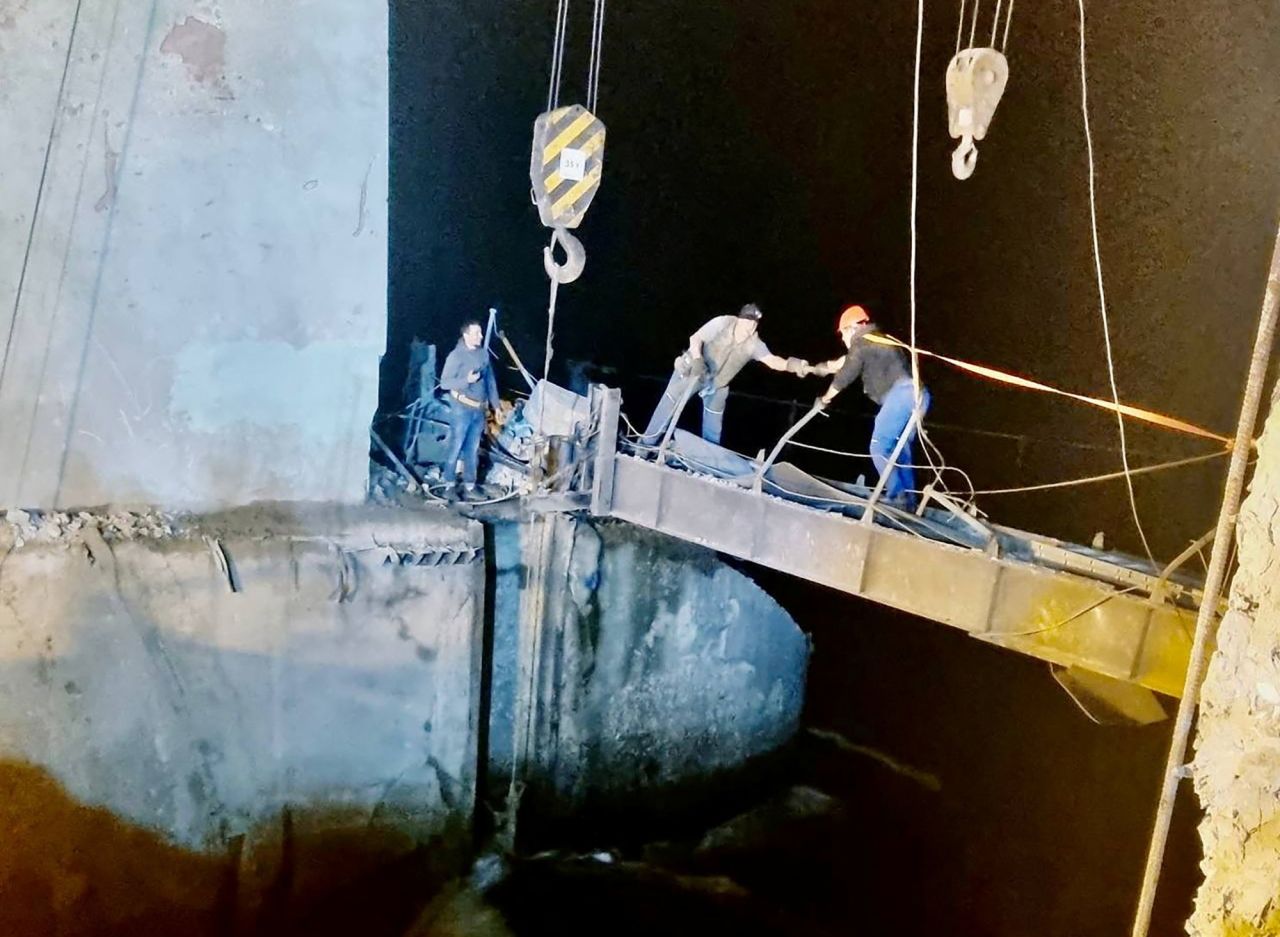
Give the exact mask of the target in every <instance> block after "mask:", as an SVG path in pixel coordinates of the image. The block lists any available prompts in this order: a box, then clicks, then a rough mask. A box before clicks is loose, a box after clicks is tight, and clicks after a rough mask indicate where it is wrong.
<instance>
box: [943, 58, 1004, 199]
mask: <svg viewBox="0 0 1280 937" xmlns="http://www.w3.org/2000/svg"><path fill="white" fill-rule="evenodd" d="M1008 81H1009V61H1008V59H1006V58H1005V57H1004V55H1003V54H1002V53H1000V52H997V51H996V50H995V49H964V50H962V51H961V52H960V53H958V54H957V55H956V57H955V58H953V59H952V60H951V64H950V65H948V66H947V116H948V124H949V129H950V131H951V136H952V137H954V138H955V139H957V140H959V141H960V144H959V146H957V147H956V149H955V152H953V153H952V154H951V172H952V174H953V175H954V176H955V177H956V178H957V179H968V178H969V177H970V176H971V175H973V169H974V166H975V165H976V164H977V161H978V148H977V147H976V146H975V145H974V141H975V140H981V139H982V138H983V137H985V136H986V135H987V128H988V127H990V126H991V120H992V118H993V117H995V113H996V105H998V104H999V103H1000V97H1001V95H1003V94H1004V87H1005V85H1006V84H1008Z"/></svg>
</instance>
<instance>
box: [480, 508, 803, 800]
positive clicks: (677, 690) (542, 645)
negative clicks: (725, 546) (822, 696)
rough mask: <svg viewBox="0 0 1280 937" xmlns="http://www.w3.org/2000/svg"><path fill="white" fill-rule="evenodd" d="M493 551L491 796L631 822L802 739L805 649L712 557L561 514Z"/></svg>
mask: <svg viewBox="0 0 1280 937" xmlns="http://www.w3.org/2000/svg"><path fill="white" fill-rule="evenodd" d="M494 541H495V548H494V549H495V562H496V569H497V581H496V584H495V596H496V605H497V610H498V614H497V615H496V616H495V622H494V671H493V707H492V716H491V719H490V735H489V739H490V742H489V751H490V758H489V772H490V775H489V784H488V791H489V796H490V798H492V799H494V800H500V799H501V798H502V797H503V796H504V795H505V793H506V791H507V788H508V785H509V783H510V782H512V781H514V782H516V783H517V784H519V785H520V786H521V788H522V789H523V790H524V792H525V793H524V805H525V806H526V807H527V808H528V812H529V813H530V815H531V816H532V817H534V818H536V819H537V820H539V821H543V822H546V823H552V824H553V823H554V822H555V821H556V820H557V819H562V818H566V817H569V816H571V815H573V814H582V815H583V816H585V817H590V816H597V817H598V816H600V815H602V814H603V815H609V814H611V813H615V812H617V811H627V812H628V813H629V814H630V815H631V817H632V820H633V821H634V819H635V818H636V817H638V816H643V815H646V814H651V815H656V814H661V813H662V812H663V810H660V809H657V806H658V805H657V801H655V798H654V794H655V793H660V795H661V804H662V805H663V809H665V810H667V811H670V810H671V809H672V808H678V807H679V806H680V805H681V804H682V803H690V802H693V801H696V800H697V798H698V797H699V795H700V794H706V792H707V789H708V788H709V787H711V786H712V785H714V784H715V783H716V782H718V781H720V780H722V778H723V776H724V775H726V774H732V773H734V772H735V771H738V770H739V769H741V768H742V767H743V766H744V765H748V764H750V763H751V762H752V761H753V760H755V759H759V758H762V757H764V756H767V755H768V754H769V753H771V752H774V751H776V750H778V749H780V748H781V747H782V746H783V745H784V744H785V743H786V742H787V741H788V740H789V739H790V738H791V736H792V735H793V734H794V733H795V731H796V730H797V729H798V728H799V722H800V713H801V709H802V706H803V702H804V681H805V676H806V672H807V665H808V656H809V642H808V638H807V637H806V636H805V635H804V633H803V632H801V631H800V629H799V628H797V627H796V625H795V623H794V622H793V621H792V620H791V618H790V616H789V615H788V614H787V613H786V612H785V611H784V610H783V609H782V608H781V607H780V606H779V605H778V603H777V602H776V601H774V600H773V599H772V598H771V597H770V596H769V595H768V594H767V593H766V592H765V591H764V590H763V589H761V588H760V587H759V586H757V585H755V583H753V582H752V581H751V580H750V579H748V578H747V577H746V576H745V575H743V574H742V573H741V572H739V571H737V570H735V569H733V568H731V567H729V566H728V565H727V564H725V563H724V562H722V561H721V560H719V559H717V558H716V555H715V554H714V553H712V552H711V551H709V550H706V549H704V548H700V547H693V546H690V545H687V544H683V543H680V542H679V541H676V540H672V539H669V538H667V537H663V536H661V535H657V534H652V533H648V532H645V531H642V530H639V529H637V528H635V527H632V526H631V525H628V524H621V523H618V522H611V521H586V520H580V519H575V518H572V517H569V516H565V515H549V516H546V517H542V518H537V519H534V520H533V521H532V522H530V523H527V524H519V525H516V524H500V525H497V526H496V527H495V529H494ZM584 822H590V821H589V820H588V821H584Z"/></svg>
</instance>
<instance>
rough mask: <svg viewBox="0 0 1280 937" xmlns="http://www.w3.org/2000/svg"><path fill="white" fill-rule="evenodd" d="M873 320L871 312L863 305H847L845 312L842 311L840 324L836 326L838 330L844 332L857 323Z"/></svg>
mask: <svg viewBox="0 0 1280 937" xmlns="http://www.w3.org/2000/svg"><path fill="white" fill-rule="evenodd" d="M870 321H871V313H869V312H867V310H865V309H863V308H862V307H861V306H847V307H845V310H844V312H842V313H840V324H839V325H837V326H836V331H837V332H843V331H844V330H845V329H849V328H853V327H854V326H855V325H862V324H863V323H866V322H870Z"/></svg>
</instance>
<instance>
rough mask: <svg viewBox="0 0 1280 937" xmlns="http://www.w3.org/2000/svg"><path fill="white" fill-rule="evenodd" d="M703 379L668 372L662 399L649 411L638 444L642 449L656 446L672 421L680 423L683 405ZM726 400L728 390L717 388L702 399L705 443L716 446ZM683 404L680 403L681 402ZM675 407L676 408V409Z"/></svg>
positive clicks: (699, 386) (721, 428)
mask: <svg viewBox="0 0 1280 937" xmlns="http://www.w3.org/2000/svg"><path fill="white" fill-rule="evenodd" d="M703 380H704V378H701V377H681V376H680V375H679V374H676V373H675V372H672V374H671V380H670V381H668V382H667V389H666V390H665V391H663V392H662V399H661V400H659V401H658V405H657V406H656V407H654V408H653V416H651V417H649V425H648V426H646V427H645V430H644V437H643V439H642V442H643V443H644V444H645V445H646V446H656V445H658V443H660V442H662V437H663V435H664V434H665V433H666V431H667V427H668V426H669V425H670V424H671V423H672V422H677V423H678V422H679V421H680V412H681V411H682V410H683V409H684V406H683V404H685V403H688V402H689V398H692V397H693V395H694V394H697V393H700V392H701V391H702V390H705V388H704V387H703V386H702V381H703ZM728 399H729V388H727V387H721V388H719V389H717V390H713V391H712V392H711V393H707V394H703V397H702V438H703V439H705V440H706V441H707V442H713V443H715V444H716V445H719V444H720V435H721V433H722V432H723V431H724V405H725V403H726V402H727V401H728ZM682 402H683V403H682ZM677 407H678V408H679V409H677Z"/></svg>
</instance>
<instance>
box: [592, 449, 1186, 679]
mask: <svg viewBox="0 0 1280 937" xmlns="http://www.w3.org/2000/svg"><path fill="white" fill-rule="evenodd" d="M612 482H613V484H612V497H611V498H608V497H606V496H604V493H603V492H600V493H598V496H597V498H595V499H593V500H594V504H593V506H594V508H595V510H596V512H597V513H599V514H602V515H607V516H611V517H615V518H619V519H621V520H626V521H630V522H631V523H633V524H639V525H640V526H642V527H648V528H650V529H652V530H656V531H659V532H661V533H665V534H669V535H671V536H673V537H678V538H680V539H681V540H686V541H690V542H692V543H698V544H701V545H703V546H706V547H709V548H711V549H713V550H718V551H720V552H722V553H727V554H729V555H730V556H735V557H738V558H739V559H743V560H747V561H749V562H752V563H759V564H760V565H762V566H767V567H769V568H771V569H776V570H779V571H781V572H785V573H789V574H791V575H794V576H798V577H800V578H802V579H807V580H809V581H811V582H816V583H820V584H822V585H826V586H830V587H831V588H833V589H838V590H840V591H842V592H846V593H848V594H850V595H856V596H860V597H862V598H866V599H870V600H872V601H874V602H878V603H880V604H883V605H888V606H891V607H893V608H897V609H901V610H902V611H905V612H910V613H912V614H914V615H920V616H922V617H925V618H931V619H933V620H934V621H939V622H942V623H943V624H947V625H951V626H952V627H955V628H960V629H962V630H964V631H967V632H969V633H970V634H972V635H974V636H975V637H977V638H980V639H981V640H984V641H988V642H990V643H993V644H998V645H1000V646H1001V647H1005V648H1008V649H1009V650H1013V651H1017V652H1019V653H1022V654H1028V655H1031V656H1032V657H1037V658H1039V659H1041V660H1046V661H1051V662H1053V663H1055V664H1060V665H1063V666H1066V667H1080V668H1083V669H1086V670H1090V671H1093V672H1095V673H1100V674H1104V675H1106V676H1108V677H1114V678H1116V679H1118V680H1124V681H1127V682H1131V683H1136V684H1139V685H1141V686H1144V687H1147V688H1148V689H1151V690H1155V691H1157V692H1159V693H1165V694H1168V695H1171V696H1176V695H1178V694H1179V693H1180V692H1181V689H1182V682H1183V676H1184V675H1185V673H1186V666H1187V659H1188V655H1189V653H1190V647H1191V640H1190V626H1191V622H1192V620H1193V615H1192V614H1191V613H1190V612H1187V611H1184V610H1180V609H1178V608H1177V607H1175V606H1173V605H1170V604H1167V603H1165V602H1160V601H1152V600H1149V599H1147V598H1144V597H1142V596H1138V595H1134V594H1132V593H1127V592H1124V591H1122V590H1120V589H1117V588H1116V587H1115V586H1114V585H1112V584H1111V583H1107V582H1102V581H1099V580H1096V579H1092V578H1088V577H1086V576H1082V575H1078V574H1076V573H1072V572H1068V571H1065V570H1061V569H1052V568H1044V567H1040V566H1036V565H1033V564H1031V563H1026V562H1020V561H1018V560H1014V559H1007V558H997V557H993V556H990V555H988V554H987V553H985V552H983V551H982V550H973V549H965V548H962V547H957V546H952V545H950V544H946V543H940V542H938V541H935V540H929V539H926V538H924V537H919V536H916V535H913V534H909V533H903V532H901V531H896V530H891V529H887V528H884V527H878V526H874V525H869V524H862V523H859V522H858V521H857V520H853V519H850V518H847V517H845V516H843V515H841V514H834V513H826V512H823V511H821V510H817V509H815V508H813V507H808V506H803V505H799V504H795V503H792V502H788V501H784V500H781V499H779V498H774V497H771V496H769V495H767V494H757V493H754V492H752V491H751V490H750V489H749V488H744V487H742V486H740V485H738V484H735V483H733V482H728V481H723V480H720V479H715V478H711V477H708V476H699V475H694V474H690V473H688V472H684V471H680V470H677V469H672V468H668V467H666V466H662V465H658V464H656V463H653V462H648V461H645V460H642V459H638V458H635V457H633V456H628V455H616V456H615V465H614V470H613V478H612Z"/></svg>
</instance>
